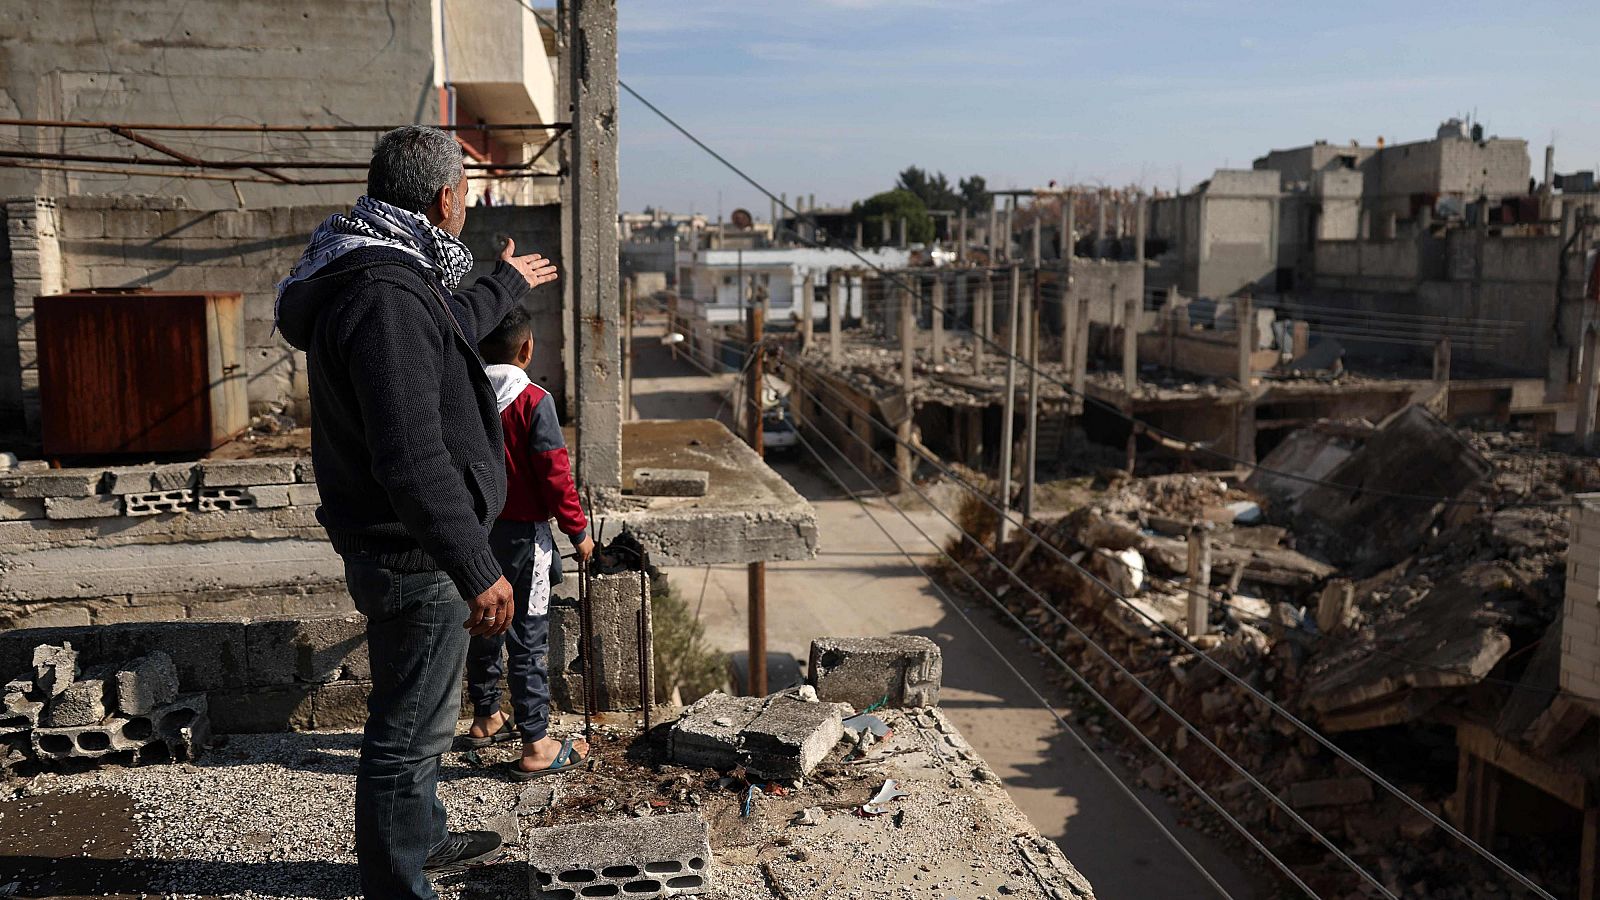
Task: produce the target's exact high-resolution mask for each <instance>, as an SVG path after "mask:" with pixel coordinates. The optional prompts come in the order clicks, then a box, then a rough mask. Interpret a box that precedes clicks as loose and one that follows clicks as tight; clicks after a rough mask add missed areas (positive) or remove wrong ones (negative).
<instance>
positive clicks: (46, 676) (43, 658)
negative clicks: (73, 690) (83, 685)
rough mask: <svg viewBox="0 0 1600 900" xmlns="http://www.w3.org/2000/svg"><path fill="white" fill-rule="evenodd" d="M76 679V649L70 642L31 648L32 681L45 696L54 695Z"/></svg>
mask: <svg viewBox="0 0 1600 900" xmlns="http://www.w3.org/2000/svg"><path fill="white" fill-rule="evenodd" d="M76 680H78V651H76V650H74V649H72V644H70V643H65V642H64V643H62V644H61V645H59V646H51V645H49V644H41V645H40V646H37V647H34V648H33V683H34V686H35V687H37V688H38V690H39V691H40V692H41V693H42V694H43V695H44V696H45V697H54V696H55V695H57V694H59V693H61V692H62V691H64V690H66V689H67V686H68V685H70V684H72V682H74V681H76Z"/></svg>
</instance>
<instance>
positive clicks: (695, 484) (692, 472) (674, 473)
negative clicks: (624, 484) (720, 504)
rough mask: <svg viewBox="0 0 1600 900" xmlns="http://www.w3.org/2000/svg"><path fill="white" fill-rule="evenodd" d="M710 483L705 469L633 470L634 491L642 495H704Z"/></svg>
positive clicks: (709, 477)
mask: <svg viewBox="0 0 1600 900" xmlns="http://www.w3.org/2000/svg"><path fill="white" fill-rule="evenodd" d="M710 484H711V473H710V472H707V471H706V470H704V469H634V470H633V493H635V494H637V495H639V496H642V497H704V496H705V495H706V490H707V489H708V488H709V487H710Z"/></svg>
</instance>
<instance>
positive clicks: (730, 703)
mask: <svg viewBox="0 0 1600 900" xmlns="http://www.w3.org/2000/svg"><path fill="white" fill-rule="evenodd" d="M761 707H762V700H761V698H760V697H732V696H729V695H727V694H724V693H723V692H721V691H712V692H711V693H709V694H707V695H705V696H704V697H701V698H700V699H699V700H697V701H695V702H694V704H693V705H691V706H689V707H687V708H685V709H684V711H683V714H682V715H680V716H679V717H678V721H677V723H676V724H675V725H673V726H672V734H671V737H670V739H669V740H670V743H669V754H670V755H671V757H672V761H673V762H675V763H677V764H678V765H680V766H700V767H703V768H709V769H731V768H733V767H734V766H736V765H738V764H739V748H740V746H741V738H740V734H741V733H743V731H744V730H745V728H747V727H749V725H750V723H751V722H753V721H755V718H756V716H757V715H759V714H760V713H761Z"/></svg>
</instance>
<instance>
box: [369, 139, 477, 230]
mask: <svg viewBox="0 0 1600 900" xmlns="http://www.w3.org/2000/svg"><path fill="white" fill-rule="evenodd" d="M463 153H464V151H463V150H462V148H461V145H460V144H459V143H457V142H456V139H455V138H454V137H453V136H451V135H450V133H449V132H447V131H443V130H441V129H438V128H429V127H427V126H426V125H402V126H400V127H399V128H396V129H395V130H393V131H388V132H385V133H384V134H383V136H382V137H380V138H378V143H377V146H375V147H374V148H373V149H372V166H371V168H369V169H368V170H367V196H369V197H371V198H372V199H374V200H382V201H383V202H385V203H390V204H393V205H395V206H398V207H400V208H401V209H408V210H410V211H412V212H414V213H420V212H422V211H424V210H426V209H427V208H428V207H429V206H432V205H433V201H434V198H436V197H438V196H439V190H440V189H441V188H443V187H446V186H449V187H454V186H455V185H456V184H457V183H458V182H460V181H461V175H462V172H464V171H465V169H464V166H463V161H462V156H463Z"/></svg>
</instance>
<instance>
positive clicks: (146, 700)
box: [112, 650, 178, 716]
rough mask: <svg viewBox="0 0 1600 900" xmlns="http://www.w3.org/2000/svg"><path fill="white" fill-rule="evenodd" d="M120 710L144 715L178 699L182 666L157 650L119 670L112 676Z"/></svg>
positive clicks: (124, 665)
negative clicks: (179, 670) (179, 672)
mask: <svg viewBox="0 0 1600 900" xmlns="http://www.w3.org/2000/svg"><path fill="white" fill-rule="evenodd" d="M112 681H113V683H114V685H115V691H114V693H115V703H116V708H117V711H118V712H120V713H122V714H123V715H125V716H140V715H145V714H146V713H149V712H150V711H152V710H154V709H155V708H157V707H159V706H161V705H163V704H165V703H168V702H170V701H171V700H172V699H173V698H174V697H176V696H178V667H177V666H175V665H173V663H172V657H170V656H168V655H167V654H165V653H163V652H161V651H160V650H156V651H153V652H151V653H150V654H148V655H146V656H141V657H139V658H138V659H135V660H131V661H129V662H127V663H124V664H123V665H122V666H120V667H118V669H117V671H116V673H115V674H114V675H113V676H112Z"/></svg>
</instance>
